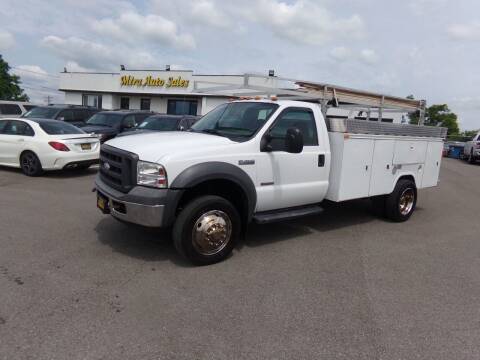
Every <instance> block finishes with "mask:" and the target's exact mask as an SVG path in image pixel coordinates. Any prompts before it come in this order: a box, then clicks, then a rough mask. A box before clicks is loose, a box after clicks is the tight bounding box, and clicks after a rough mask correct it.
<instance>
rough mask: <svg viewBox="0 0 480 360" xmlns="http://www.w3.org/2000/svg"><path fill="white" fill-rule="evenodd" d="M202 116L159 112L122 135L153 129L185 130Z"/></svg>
mask: <svg viewBox="0 0 480 360" xmlns="http://www.w3.org/2000/svg"><path fill="white" fill-rule="evenodd" d="M198 119H200V116H193V115H165V114H158V115H152V116H149V117H147V118H146V119H145V120H143V121H142V122H141V123H140V124H138V125H137V126H136V127H134V128H132V129H129V130H128V131H125V132H123V133H122V134H121V135H122V136H125V135H133V134H142V133H146V132H151V131H184V130H188V129H190V127H191V126H192V125H193V124H195V122H196V121H197V120H198Z"/></svg>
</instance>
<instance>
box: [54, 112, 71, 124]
mask: <svg viewBox="0 0 480 360" xmlns="http://www.w3.org/2000/svg"><path fill="white" fill-rule="evenodd" d="M57 120H63V121H67V122H72V121H73V120H74V119H73V111H72V110H63V111H60V113H59V114H58V115H57Z"/></svg>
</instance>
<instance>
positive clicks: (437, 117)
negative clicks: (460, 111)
mask: <svg viewBox="0 0 480 360" xmlns="http://www.w3.org/2000/svg"><path fill="white" fill-rule="evenodd" d="M409 117H410V124H418V120H419V117H420V116H419V113H418V112H416V113H412V114H410V115H409ZM425 125H428V126H442V127H446V128H448V134H449V135H457V134H458V133H459V131H460V129H459V127H458V117H457V114H455V113H453V112H452V111H451V110H450V109H449V108H448V105H447V104H441V105H432V106H430V107H428V108H427V109H426V111H425Z"/></svg>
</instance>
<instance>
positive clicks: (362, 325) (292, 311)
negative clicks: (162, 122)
mask: <svg viewBox="0 0 480 360" xmlns="http://www.w3.org/2000/svg"><path fill="white" fill-rule="evenodd" d="M94 176H95V170H89V171H87V172H68V173H52V174H48V175H47V176H45V177H42V178H28V177H25V176H23V175H22V174H21V173H20V172H19V171H16V170H8V169H4V168H3V169H0V204H1V206H0V228H1V233H0V358H1V359H9V360H10V359H435V360H439V359H457V360H458V359H478V358H480V241H479V240H480V235H479V234H480V216H479V214H480V181H479V179H480V166H472V165H468V164H466V163H464V162H460V161H458V160H451V159H446V160H445V161H444V164H443V168H442V172H441V184H440V187H438V188H435V189H428V190H425V191H421V192H420V199H419V203H418V209H417V212H416V213H415V214H414V216H413V217H412V219H411V220H410V221H409V222H408V223H405V224H394V223H390V222H386V221H383V220H380V219H377V218H376V217H375V216H373V215H372V214H371V212H370V211H369V202H368V201H355V202H350V203H347V204H342V205H332V206H329V207H328V208H327V211H326V212H325V213H324V214H322V215H321V216H317V217H313V218H306V219H303V220H297V221H292V222H288V223H281V224H275V225H267V226H254V227H251V229H250V230H249V233H248V238H247V240H246V241H245V242H244V243H243V244H242V245H241V246H239V248H238V249H237V250H236V251H235V252H234V254H233V256H232V257H231V258H229V259H228V260H227V261H225V262H223V263H220V264H216V265H213V266H208V267H191V266H189V265H188V264H187V263H186V262H184V261H183V260H181V259H180V258H179V257H178V256H177V255H176V253H175V251H174V249H173V245H172V244H171V243H170V242H169V239H168V235H167V234H165V233H161V232H157V231H148V230H143V229H138V228H131V227H127V226H125V225H123V224H121V223H119V222H117V221H115V220H113V219H111V218H110V217H107V216H104V215H101V214H100V212H98V211H97V210H96V208H95V195H94V193H92V192H91V189H92V187H93V178H94Z"/></svg>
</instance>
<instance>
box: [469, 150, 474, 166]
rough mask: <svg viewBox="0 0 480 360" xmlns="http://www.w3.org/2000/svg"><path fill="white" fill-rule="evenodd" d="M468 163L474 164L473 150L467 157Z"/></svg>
mask: <svg viewBox="0 0 480 360" xmlns="http://www.w3.org/2000/svg"><path fill="white" fill-rule="evenodd" d="M468 162H469V163H470V164H475V156H473V150H472V151H470V155H469V156H468Z"/></svg>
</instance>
